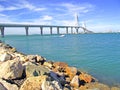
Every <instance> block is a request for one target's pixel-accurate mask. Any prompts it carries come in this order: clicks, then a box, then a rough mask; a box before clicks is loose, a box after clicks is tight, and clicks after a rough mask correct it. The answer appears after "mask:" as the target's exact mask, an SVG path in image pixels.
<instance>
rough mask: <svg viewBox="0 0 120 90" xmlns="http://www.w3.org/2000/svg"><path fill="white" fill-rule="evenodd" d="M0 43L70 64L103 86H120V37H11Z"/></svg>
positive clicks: (82, 35)
mask: <svg viewBox="0 0 120 90" xmlns="http://www.w3.org/2000/svg"><path fill="white" fill-rule="evenodd" d="M0 39H1V40H2V41H4V42H5V43H8V44H10V45H12V46H13V47H16V48H17V50H18V51H20V52H23V53H25V54H39V55H42V56H44V57H46V58H47V59H48V60H52V61H63V62H67V63H68V64H69V65H71V66H76V67H78V68H81V69H82V70H85V71H86V72H88V73H90V74H92V75H93V76H94V77H95V78H97V79H98V80H99V81H100V82H103V83H107V84H109V85H118V84H120V34H78V35H65V36H64V37H60V35H45V36H40V35H30V36H24V35H9V36H5V38H0Z"/></svg>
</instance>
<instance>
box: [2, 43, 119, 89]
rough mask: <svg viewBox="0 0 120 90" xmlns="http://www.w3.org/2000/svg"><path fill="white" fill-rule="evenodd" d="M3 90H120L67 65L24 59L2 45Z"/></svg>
mask: <svg viewBox="0 0 120 90" xmlns="http://www.w3.org/2000/svg"><path fill="white" fill-rule="evenodd" d="M0 90H120V88H117V87H112V88H110V87H109V86H107V85H105V84H102V83H99V82H98V81H97V80H96V79H95V78H94V77H92V76H91V75H89V74H87V73H84V72H82V71H80V70H78V69H77V68H76V67H70V66H69V65H68V64H67V63H64V62H52V61H48V60H46V59H45V58H44V57H42V56H39V55H25V54H23V53H20V52H18V51H17V50H16V49H15V48H13V47H11V46H9V45H7V44H4V43H2V42H0Z"/></svg>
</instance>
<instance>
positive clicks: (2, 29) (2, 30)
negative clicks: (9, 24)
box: [0, 27, 4, 37]
mask: <svg viewBox="0 0 120 90" xmlns="http://www.w3.org/2000/svg"><path fill="white" fill-rule="evenodd" d="M0 30H1V37H4V27H0Z"/></svg>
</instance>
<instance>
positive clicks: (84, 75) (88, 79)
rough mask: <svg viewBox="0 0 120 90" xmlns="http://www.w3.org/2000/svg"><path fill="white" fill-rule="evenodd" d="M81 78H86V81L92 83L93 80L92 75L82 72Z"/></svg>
mask: <svg viewBox="0 0 120 90" xmlns="http://www.w3.org/2000/svg"><path fill="white" fill-rule="evenodd" d="M79 78H80V80H84V81H85V82H86V83H90V82H91V81H92V76H91V75H88V74H85V73H81V74H80V75H79Z"/></svg>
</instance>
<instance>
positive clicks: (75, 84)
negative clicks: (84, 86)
mask: <svg viewBox="0 0 120 90" xmlns="http://www.w3.org/2000/svg"><path fill="white" fill-rule="evenodd" d="M70 85H71V86H72V87H74V88H78V87H79V78H78V76H77V75H76V76H74V77H73V79H72V81H71V82H70Z"/></svg>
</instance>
